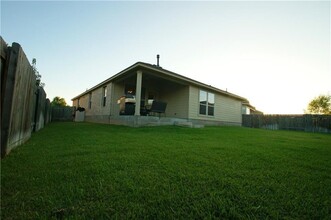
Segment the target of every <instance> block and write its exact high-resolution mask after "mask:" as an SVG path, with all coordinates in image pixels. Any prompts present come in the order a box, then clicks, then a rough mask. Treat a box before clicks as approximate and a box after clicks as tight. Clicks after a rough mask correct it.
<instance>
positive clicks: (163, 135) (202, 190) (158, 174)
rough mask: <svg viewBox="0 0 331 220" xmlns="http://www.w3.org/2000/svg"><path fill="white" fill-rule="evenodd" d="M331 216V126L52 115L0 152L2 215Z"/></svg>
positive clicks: (249, 217) (210, 217) (19, 216)
mask: <svg viewBox="0 0 331 220" xmlns="http://www.w3.org/2000/svg"><path fill="white" fill-rule="evenodd" d="M45 218H47V219H49V218H53V219H56V218H58V219H63V218H64V219H68V218H69V219H81V218H85V219H92V218H93V219H107V218H119V219H127V218H134V219H137V218H138V219H141V218H147V219H192V218H195V219H202V218H204V219H214V218H218V219H219V218H221V219H266V218H271V219H278V218H280V219H330V218H331V135H327V134H314V133H304V132H293V131H270V130H262V129H249V128H241V127H206V128H201V129H192V128H183V127H174V126H167V127H144V128H129V127H123V126H112V125H101V124H89V123H52V124H50V125H48V126H47V127H46V128H45V129H43V130H41V131H40V132H38V133H35V134H34V135H33V136H32V138H31V139H30V140H29V141H28V142H27V143H26V144H25V145H22V146H20V147H18V148H17V149H15V150H14V151H12V153H11V154H10V155H9V156H7V157H6V158H5V159H3V160H2V161H1V219H45Z"/></svg>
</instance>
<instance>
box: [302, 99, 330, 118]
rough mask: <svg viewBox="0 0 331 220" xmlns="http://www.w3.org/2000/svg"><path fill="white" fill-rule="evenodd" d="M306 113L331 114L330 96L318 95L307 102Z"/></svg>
mask: <svg viewBox="0 0 331 220" xmlns="http://www.w3.org/2000/svg"><path fill="white" fill-rule="evenodd" d="M308 113H311V114H326V115H327V114H331V96H330V95H319V96H318V97H315V98H314V99H313V100H311V101H310V102H309V104H308Z"/></svg>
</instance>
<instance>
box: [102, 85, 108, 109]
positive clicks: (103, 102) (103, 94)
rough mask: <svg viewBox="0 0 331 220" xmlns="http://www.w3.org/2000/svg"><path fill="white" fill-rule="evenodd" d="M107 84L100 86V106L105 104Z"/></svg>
mask: <svg viewBox="0 0 331 220" xmlns="http://www.w3.org/2000/svg"><path fill="white" fill-rule="evenodd" d="M106 98H107V86H104V87H103V88H102V106H106Z"/></svg>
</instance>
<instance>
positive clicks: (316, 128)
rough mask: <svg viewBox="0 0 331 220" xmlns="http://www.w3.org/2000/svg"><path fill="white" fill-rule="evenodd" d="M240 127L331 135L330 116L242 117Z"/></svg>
mask: <svg viewBox="0 0 331 220" xmlns="http://www.w3.org/2000/svg"><path fill="white" fill-rule="evenodd" d="M242 125H243V126H244V127H250V128H264V129H271V130H297V131H307V132H320V133H331V115H309V114H305V115H243V116H242Z"/></svg>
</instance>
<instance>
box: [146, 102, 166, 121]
mask: <svg viewBox="0 0 331 220" xmlns="http://www.w3.org/2000/svg"><path fill="white" fill-rule="evenodd" d="M166 107H167V103H166V102H160V101H153V103H152V106H151V108H150V109H149V110H148V114H150V113H158V115H159V117H160V116H161V114H165V110H166Z"/></svg>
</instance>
